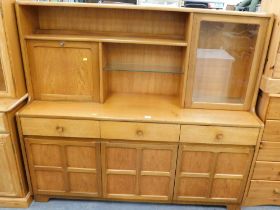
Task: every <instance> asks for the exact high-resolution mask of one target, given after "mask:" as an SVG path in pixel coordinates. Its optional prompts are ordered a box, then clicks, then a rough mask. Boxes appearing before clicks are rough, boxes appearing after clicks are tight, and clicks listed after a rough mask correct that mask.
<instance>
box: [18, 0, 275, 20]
mask: <svg viewBox="0 0 280 210" xmlns="http://www.w3.org/2000/svg"><path fill="white" fill-rule="evenodd" d="M17 4H19V5H30V6H51V7H87V8H109V9H110V8H111V9H133V10H154V11H173V12H187V13H208V14H226V15H236V16H252V17H272V14H267V13H264V12H258V13H256V12H238V11H221V10H211V9H194V8H183V7H167V6H162V5H159V6H156V5H155V6H154V5H153V6H150V5H149V6H143V5H128V4H107V3H106V4H102V3H77V2H45V1H40V0H39V1H38V0H17Z"/></svg>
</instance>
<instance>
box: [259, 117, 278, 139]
mask: <svg viewBox="0 0 280 210" xmlns="http://www.w3.org/2000/svg"><path fill="white" fill-rule="evenodd" d="M279 128H280V121H278V120H267V121H266V123H265V128H264V133H263V141H276V142H280V129H279Z"/></svg>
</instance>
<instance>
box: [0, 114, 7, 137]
mask: <svg viewBox="0 0 280 210" xmlns="http://www.w3.org/2000/svg"><path fill="white" fill-rule="evenodd" d="M6 131H7V129H6V123H5V115H4V114H3V113H0V133H4V132H6Z"/></svg>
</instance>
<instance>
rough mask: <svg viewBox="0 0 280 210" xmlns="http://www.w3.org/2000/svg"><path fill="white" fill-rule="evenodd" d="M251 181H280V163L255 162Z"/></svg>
mask: <svg viewBox="0 0 280 210" xmlns="http://www.w3.org/2000/svg"><path fill="white" fill-rule="evenodd" d="M252 179H255V180H273V181H280V162H262V161H257V162H256V166H255V168H254V174H253V178H252Z"/></svg>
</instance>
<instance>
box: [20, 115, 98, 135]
mask: <svg viewBox="0 0 280 210" xmlns="http://www.w3.org/2000/svg"><path fill="white" fill-rule="evenodd" d="M21 126H22V132H23V135H30V136H31V135H35V136H61V137H81V138H100V127H99V122H98V121H92V120H66V119H43V118H21Z"/></svg>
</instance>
